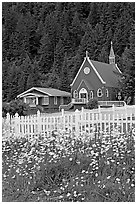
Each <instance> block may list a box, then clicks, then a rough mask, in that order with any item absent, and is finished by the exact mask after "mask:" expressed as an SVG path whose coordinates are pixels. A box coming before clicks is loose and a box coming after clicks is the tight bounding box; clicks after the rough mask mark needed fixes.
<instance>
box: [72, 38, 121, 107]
mask: <svg viewBox="0 0 137 204" xmlns="http://www.w3.org/2000/svg"><path fill="white" fill-rule="evenodd" d="M120 76H121V71H120V69H119V68H118V66H117V64H116V63H115V54H114V50H113V46H112V42H111V49H110V55H109V64H107V63H103V62H98V61H94V60H91V59H89V56H88V52H87V51H86V57H85V58H84V61H83V63H82V65H81V67H80V69H79V71H78V73H77V74H76V76H75V78H74V80H73V82H72V83H71V95H72V103H73V104H80V103H83V104H85V103H86V102H88V101H89V100H90V99H93V98H97V99H98V101H114V100H116V97H117V93H118V82H119V80H120Z"/></svg>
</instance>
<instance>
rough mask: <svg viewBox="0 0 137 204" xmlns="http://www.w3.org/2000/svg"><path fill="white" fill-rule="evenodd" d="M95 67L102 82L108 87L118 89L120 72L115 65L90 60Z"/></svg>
mask: <svg viewBox="0 0 137 204" xmlns="http://www.w3.org/2000/svg"><path fill="white" fill-rule="evenodd" d="M91 62H92V63H93V65H94V66H95V68H96V70H97V71H98V73H99V74H100V75H101V77H102V78H103V80H104V81H105V82H106V86H108V87H118V80H119V77H118V76H119V75H120V74H121V72H120V70H119V69H118V68H117V66H116V65H115V64H107V63H103V62H97V61H93V60H91Z"/></svg>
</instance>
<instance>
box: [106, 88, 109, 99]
mask: <svg viewBox="0 0 137 204" xmlns="http://www.w3.org/2000/svg"><path fill="white" fill-rule="evenodd" d="M106 97H109V94H108V89H106Z"/></svg>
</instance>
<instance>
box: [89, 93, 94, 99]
mask: <svg viewBox="0 0 137 204" xmlns="http://www.w3.org/2000/svg"><path fill="white" fill-rule="evenodd" d="M90 99H93V91H91V92H90Z"/></svg>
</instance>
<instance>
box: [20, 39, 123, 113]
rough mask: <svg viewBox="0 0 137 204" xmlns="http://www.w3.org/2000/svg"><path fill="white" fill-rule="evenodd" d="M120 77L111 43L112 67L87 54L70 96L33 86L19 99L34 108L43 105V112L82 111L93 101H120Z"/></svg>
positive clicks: (63, 92) (110, 62)
mask: <svg viewBox="0 0 137 204" xmlns="http://www.w3.org/2000/svg"><path fill="white" fill-rule="evenodd" d="M121 74H122V73H121V71H120V69H119V68H118V66H117V64H116V63H115V54H114V50H113V46H112V42H111V49H110V54H109V64H107V63H103V62H98V61H94V60H91V59H89V56H88V52H87V51H86V57H85V58H84V61H83V63H82V65H81V67H80V69H79V71H78V73H77V74H76V76H75V78H74V80H73V82H72V83H71V85H70V86H71V93H68V92H65V91H60V90H58V89H53V88H42V87H33V88H31V89H29V90H27V91H25V92H23V93H21V94H20V95H18V96H17V97H18V98H23V100H24V102H25V103H28V104H29V105H30V107H31V108H36V107H37V106H40V107H41V108H42V109H43V111H50V112H52V111H58V110H61V109H65V110H70V109H77V108H78V109H79V108H81V107H82V106H86V104H87V102H88V101H89V100H90V99H93V98H97V99H98V101H99V102H101V101H115V100H118V97H120V95H119V89H118V83H119V80H120V78H121ZM70 101H71V102H70Z"/></svg>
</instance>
